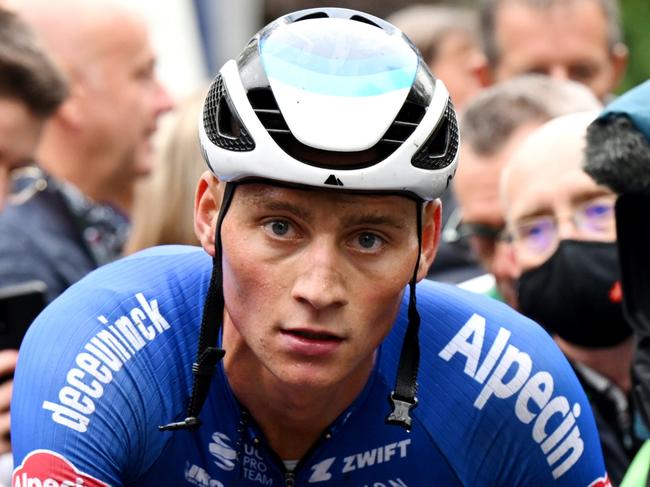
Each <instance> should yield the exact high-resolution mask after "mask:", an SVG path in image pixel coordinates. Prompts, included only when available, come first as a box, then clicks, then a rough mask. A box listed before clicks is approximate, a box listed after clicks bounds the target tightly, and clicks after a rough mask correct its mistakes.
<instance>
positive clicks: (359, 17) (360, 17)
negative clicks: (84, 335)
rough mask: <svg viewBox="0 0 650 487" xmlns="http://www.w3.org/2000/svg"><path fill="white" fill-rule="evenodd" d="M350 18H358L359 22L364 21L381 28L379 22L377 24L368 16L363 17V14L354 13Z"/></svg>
mask: <svg viewBox="0 0 650 487" xmlns="http://www.w3.org/2000/svg"><path fill="white" fill-rule="evenodd" d="M350 20H356V21H357V22H363V23H364V24H368V25H372V26H373V27H377V28H378V29H381V27H380V26H379V25H377V24H375V23H374V22H373V21H372V20H370V19H369V18H367V17H362V16H361V15H353V16H352V17H350Z"/></svg>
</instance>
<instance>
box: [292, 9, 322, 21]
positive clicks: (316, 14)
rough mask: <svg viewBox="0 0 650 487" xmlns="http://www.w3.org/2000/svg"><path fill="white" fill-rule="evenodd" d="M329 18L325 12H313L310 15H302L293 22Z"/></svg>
mask: <svg viewBox="0 0 650 487" xmlns="http://www.w3.org/2000/svg"><path fill="white" fill-rule="evenodd" d="M327 18H329V15H327V12H322V11H320V12H314V13H311V14H307V15H303V16H302V17H300V18H297V19H296V20H294V22H300V21H301V20H311V19H327Z"/></svg>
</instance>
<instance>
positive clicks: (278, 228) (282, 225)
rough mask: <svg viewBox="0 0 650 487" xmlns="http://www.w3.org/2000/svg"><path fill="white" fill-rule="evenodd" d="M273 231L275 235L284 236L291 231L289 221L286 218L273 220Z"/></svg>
mask: <svg viewBox="0 0 650 487" xmlns="http://www.w3.org/2000/svg"><path fill="white" fill-rule="evenodd" d="M270 226H271V231H272V232H273V233H274V234H275V235H279V236H283V235H286V234H287V233H288V232H289V222H287V221H284V220H276V221H273V222H271V224H270Z"/></svg>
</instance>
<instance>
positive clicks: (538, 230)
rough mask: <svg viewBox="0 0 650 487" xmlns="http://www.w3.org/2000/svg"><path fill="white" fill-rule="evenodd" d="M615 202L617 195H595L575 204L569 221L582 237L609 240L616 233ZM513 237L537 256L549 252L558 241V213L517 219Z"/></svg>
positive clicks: (526, 249) (523, 247)
mask: <svg viewBox="0 0 650 487" xmlns="http://www.w3.org/2000/svg"><path fill="white" fill-rule="evenodd" d="M615 204H616V195H604V196H599V197H597V198H592V199H590V200H587V201H585V202H583V203H581V204H579V205H576V206H575V207H574V208H573V209H572V213H571V214H570V215H569V216H570V220H571V221H572V222H573V224H574V226H575V228H576V230H578V232H579V234H580V235H581V236H583V237H586V238H589V239H595V240H597V239H605V240H609V239H611V238H614V237H615V236H616V223H615V218H614V205H615ZM512 236H513V239H514V241H515V242H516V243H518V244H520V245H521V247H520V248H521V249H522V250H525V251H527V252H529V253H531V254H534V255H536V256H541V255H548V254H551V253H552V252H553V251H554V250H555V248H556V247H557V245H558V243H559V240H560V238H559V222H558V219H557V217H556V215H541V216H535V217H530V218H525V219H522V220H519V221H517V222H515V224H514V227H513V229H512Z"/></svg>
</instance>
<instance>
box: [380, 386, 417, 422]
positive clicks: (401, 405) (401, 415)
mask: <svg viewBox="0 0 650 487" xmlns="http://www.w3.org/2000/svg"><path fill="white" fill-rule="evenodd" d="M388 401H389V402H390V404H391V407H392V411H391V413H390V414H389V415H388V416H387V417H386V423H387V424H394V425H397V426H402V427H403V428H404V429H406V431H411V425H412V424H413V420H412V419H411V409H413V408H414V407H415V406H417V405H418V399H417V397H413V398H398V397H397V396H396V395H395V392H391V393H390V395H389V396H388Z"/></svg>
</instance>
